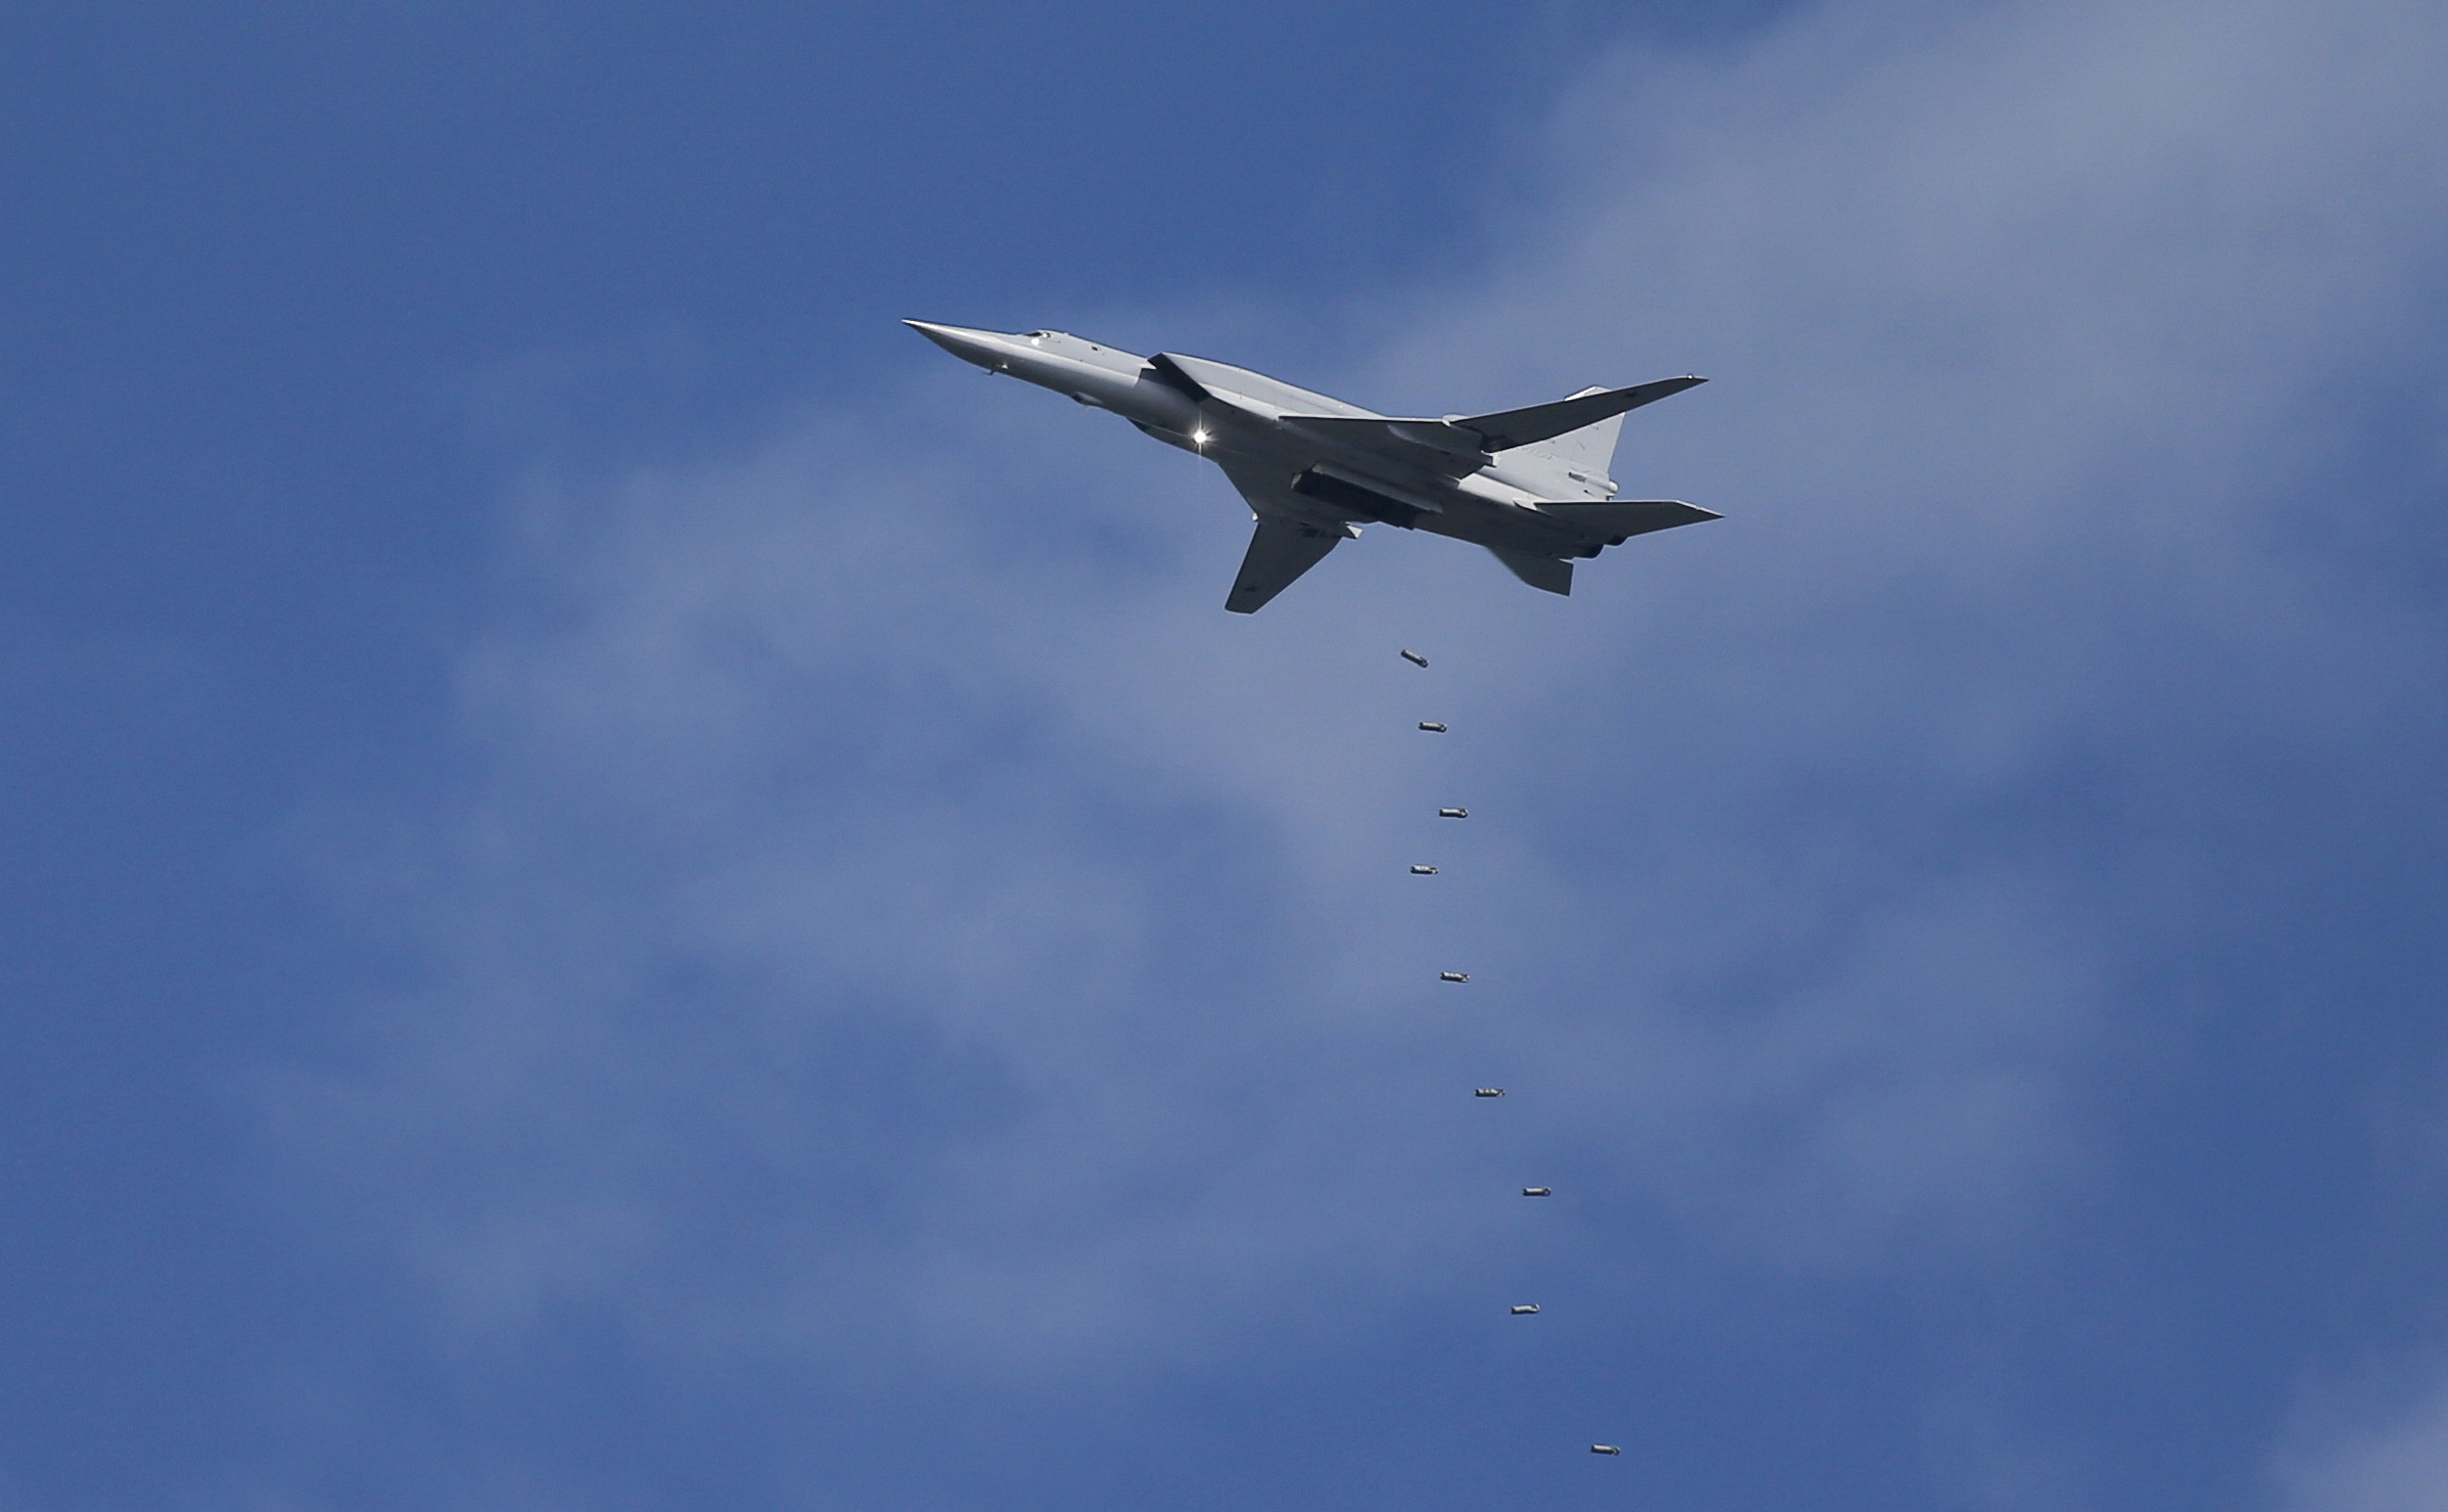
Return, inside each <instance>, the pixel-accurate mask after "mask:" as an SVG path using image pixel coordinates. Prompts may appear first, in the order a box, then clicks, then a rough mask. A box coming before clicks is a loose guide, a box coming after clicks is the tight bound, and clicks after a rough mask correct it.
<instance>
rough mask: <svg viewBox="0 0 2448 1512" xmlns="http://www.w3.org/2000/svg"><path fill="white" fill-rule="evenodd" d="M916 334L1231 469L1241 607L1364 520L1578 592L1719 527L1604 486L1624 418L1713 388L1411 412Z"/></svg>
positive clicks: (1173, 358) (1087, 356) (989, 336)
mask: <svg viewBox="0 0 2448 1512" xmlns="http://www.w3.org/2000/svg"><path fill="white" fill-rule="evenodd" d="M903 324H905V325H908V326H909V327H910V328H912V329H913V330H915V331H917V332H918V333H919V334H920V335H922V336H924V337H925V338H926V339H927V340H929V341H931V342H933V343H935V344H937V345H938V346H941V347H943V348H944V349H945V350H946V351H948V352H950V353H951V354H952V355H954V356H956V357H959V358H960V359H962V360H963V361H966V362H974V363H976V364H977V365H978V366H980V367H982V368H985V369H986V370H987V371H988V372H990V373H1008V374H1010V375H1011V376H1012V377H1014V378H1020V379H1026V380H1027V381H1028V382H1030V383H1033V384H1037V385H1039V386H1040V387H1042V388H1046V389H1053V390H1054V391H1055V392H1057V393H1065V394H1069V395H1070V396H1071V397H1072V398H1074V399H1077V400H1078V401H1079V402H1081V403H1083V404H1087V405H1093V406H1094V407H1096V408H1098V409H1107V410H1111V411H1113V412H1114V413H1115V414H1117V415H1120V416H1122V417H1123V418H1124V419H1125V420H1128V421H1130V422H1131V423H1132V425H1134V426H1137V427H1138V428H1139V429H1140V430H1142V431H1144V432H1146V433H1147V434H1148V435H1152V436H1154V437H1156V439H1158V440H1160V441H1164V442H1166V443H1167V444H1169V445H1174V446H1178V447H1180V448H1181V449H1182V450H1184V451H1187V452H1192V453H1195V454H1196V455H1198V456H1202V457H1205V458H1207V459H1208V460H1209V461H1211V462H1213V463H1215V464H1216V465H1217V466H1218V467H1221V468H1223V469H1224V476H1225V477H1226V478H1229V479H1230V480H1232V485H1233V486H1234V487H1235V488H1238V489H1239V490H1240V491H1241V497H1242V498H1244V499H1246V500H1248V501H1249V506H1250V511H1251V513H1252V514H1254V515H1255V516H1256V517H1257V520H1258V528H1257V530H1256V532H1255V533H1254V534H1252V535H1251V537H1250V549H1249V554H1248V555H1247V556H1246V557H1244V558H1243V559H1242V561H1241V571H1240V573H1239V575H1238V576H1236V577H1235V578H1234V579H1233V583H1232V591H1231V593H1230V594H1228V595H1227V596H1226V597H1225V599H1224V608H1226V609H1228V610H1231V611H1232V612H1234V613H1235V614H1243V615H1246V614H1251V613H1254V612H1255V611H1256V610H1258V609H1259V607H1260V606H1262V605H1264V604H1265V603H1266V602H1267V601H1268V600H1269V599H1271V598H1273V597H1274V596H1275V595H1276V594H1278V593H1280V592H1282V591H1283V590H1284V589H1285V588H1286V587H1288V586H1290V585H1291V583H1292V581H1293V579H1294V578H1297V577H1299V576H1300V575H1301V574H1302V573H1306V572H1308V571H1309V570H1310V569H1311V568H1313V567H1315V566H1316V565H1317V564H1318V563H1319V562H1320V561H1322V560H1324V558H1325V555H1326V553H1327V552H1329V551H1332V550H1333V549H1334V548H1335V547H1336V546H1337V545H1339V544H1340V543H1342V542H1343V541H1346V540H1350V539H1354V538H1356V537H1358V536H1359V534H1360V527H1361V526H1362V525H1363V524H1376V523H1382V524H1385V525H1391V526H1398V527H1402V528H1403V529H1406V530H1427V531H1431V532H1433V533H1435V534H1438V535H1450V536H1452V537H1453V538H1454V539H1455V540H1461V541H1470V542H1473V543H1475V544H1477V545H1480V546H1484V547H1486V548H1487V549H1488V550H1489V551H1490V552H1492V553H1494V554H1495V556H1496V559H1497V560H1498V561H1500V562H1501V563H1503V564H1504V565H1505V566H1506V567H1507V568H1510V569H1511V570H1512V573H1513V575H1514V576H1516V577H1519V578H1520V579H1521V580H1522V581H1524V582H1526V583H1528V584H1530V585H1531V586H1532V587H1534V588H1544V589H1546V590H1547V592H1549V593H1570V592H1572V587H1573V560H1574V559H1575V558H1581V557H1594V556H1596V555H1597V554H1598V553H1599V552H1600V551H1603V550H1604V549H1606V548H1607V547H1609V546H1619V545H1621V544H1623V543H1624V542H1625V541H1626V540H1629V539H1630V538H1631V537H1633V536H1635V535H1644V534H1646V533H1648V532H1649V531H1651V530H1665V529H1671V528H1673V527H1676V526H1679V525H1691V524H1694V523H1696V522H1698V521H1702V520H1716V519H1719V518H1721V517H1720V516H1718V515H1716V514H1714V513H1712V512H1710V511H1708V510H1705V509H1701V508H1700V507H1698V506H1697V505H1693V504H1686V503H1683V502H1682V501H1680V500H1676V499H1642V500H1627V499H1618V498H1616V497H1615V481H1614V480H1613V479H1612V478H1610V477H1608V476H1607V474H1608V470H1609V469H1610V468H1611V467H1612V465H1613V462H1614V455H1615V438H1616V433H1617V431H1618V430H1620V429H1621V427H1622V426H1623V422H1624V415H1625V412H1626V411H1629V410H1634V409H1638V408H1640V406H1641V405H1643V404H1648V403H1651V402H1653V401H1655V400H1658V399H1662V398H1665V397H1666V396H1668V395H1669V394H1675V393H1681V392H1682V391H1683V390H1685V389H1689V388H1692V387H1693V386H1695V385H1698V384H1701V383H1705V382H1707V380H1705V379H1699V378H1666V379H1660V380H1659V381H1657V382H1656V383H1652V384H1641V385H1640V386H1638V387H1636V388H1631V389H1583V390H1582V391H1581V392H1579V393H1577V394H1574V395H1573V396H1572V397H1570V398H1567V399H1559V400H1557V401H1556V402H1554V403H1552V404H1534V405H1532V406H1531V407H1530V408H1528V409H1515V410H1504V411H1501V412H1499V413H1497V414H1492V415H1447V416H1443V417H1440V418H1437V419H1415V418H1403V417H1399V416H1388V415H1380V414H1377V413H1376V412H1375V411H1373V410H1365V409H1362V408H1361V407H1360V406H1359V405H1357V404H1346V403H1345V402H1343V401H1342V400H1341V399H1335V398H1329V397H1327V396H1326V395H1324V394H1322V393H1312V392H1310V391H1309V390H1308V389H1296V388H1294V387H1292V386H1291V385H1290V384H1286V383H1281V382H1278V381H1277V380H1275V379H1271V378H1269V377H1267V376H1266V375H1265V374H1263V373H1253V372H1250V371H1249V370H1248V369H1246V368H1236V367H1227V366H1225V365H1224V363H1221V362H1209V361H1206V360H1204V359H1202V358H1198V357H1185V356H1182V355H1180V354H1179V353H1178V352H1159V353H1158V354H1157V355H1155V356H1153V357H1138V356H1133V355H1132V354H1131V353H1130V352H1127V351H1117V350H1115V349H1114V348H1113V347H1110V346H1100V345H1098V344H1096V343H1094V342H1091V341H1087V340H1085V339H1083V338H1081V337H1077V336H1072V335H1069V334H1067V333H1065V332H1061V331H1031V332H1028V333H1027V334H1025V335H1007V334H1004V333H1002V332H998V331H972V330H968V329H965V328H963V327H960V326H940V325H931V324H929V323H928V322H926V321H923V320H911V321H905V322H903Z"/></svg>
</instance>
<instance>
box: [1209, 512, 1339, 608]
mask: <svg viewBox="0 0 2448 1512" xmlns="http://www.w3.org/2000/svg"><path fill="white" fill-rule="evenodd" d="M1342 539H1344V534H1343V532H1342V531H1341V530H1321V529H1319V528H1317V527H1316V526H1314V525H1302V524H1300V523H1298V522H1296V521H1278V520H1268V519H1265V518H1261V519H1260V520H1259V522H1258V528H1257V529H1256V530H1254V531H1252V532H1251V533H1250V549H1249V553H1248V555H1246V556H1244V557H1242V558H1241V571H1240V573H1238V574H1237V575H1235V576H1234V577H1233V579H1232V591H1231V592H1230V593H1227V594H1225V595H1224V608H1226V609H1228V610H1230V611H1231V612H1232V613H1234V614H1236V615H1254V614H1256V613H1258V612H1259V610H1261V609H1263V608H1265V607H1266V604H1267V601H1268V600H1269V599H1271V598H1273V597H1274V596H1275V595H1276V594H1278V593H1281V592H1282V591H1283V590H1284V589H1286V588H1289V587H1290V586H1292V581H1293V579H1294V578H1296V577H1298V576H1300V575H1301V574H1302V573H1306V572H1308V571H1309V570H1310V569H1311V568H1313V567H1316V565H1317V564H1318V563H1320V562H1323V561H1324V560H1326V553H1327V552H1329V551H1332V550H1334V547H1335V543H1336V542H1337V541H1340V540H1342Z"/></svg>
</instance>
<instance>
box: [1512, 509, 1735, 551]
mask: <svg viewBox="0 0 2448 1512" xmlns="http://www.w3.org/2000/svg"><path fill="white" fill-rule="evenodd" d="M1539 513H1540V514H1542V515H1545V516H1546V517H1547V519H1549V520H1552V521H1554V522H1555V523H1556V524H1557V525H1561V526H1566V527H1570V528H1571V529H1572V530H1573V531H1574V532H1575V533H1576V534H1580V535H1584V536H1587V537H1589V538H1590V539H1591V540H1594V541H1620V540H1623V539H1624V538H1626V537H1627V536H1633V535H1646V534H1648V533H1649V532H1650V531H1651V530H1671V529H1673V528H1674V527H1677V526H1679V525H1698V524H1699V523H1700V522H1701V521H1703V520H1723V519H1725V518H1726V517H1725V516H1723V515H1721V514H1719V513H1717V512H1716V511H1715V510H1713V509H1702V508H1701V507H1700V506H1699V505H1697V504H1686V503H1685V502H1684V501H1683V500H1681V499H1616V500H1614V501H1612V502H1611V503H1606V504H1573V503H1554V504H1542V505H1540V506H1539Z"/></svg>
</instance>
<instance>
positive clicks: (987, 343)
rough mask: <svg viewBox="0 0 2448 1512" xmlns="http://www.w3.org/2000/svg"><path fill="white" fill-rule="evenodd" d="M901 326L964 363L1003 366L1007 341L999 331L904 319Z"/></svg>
mask: <svg viewBox="0 0 2448 1512" xmlns="http://www.w3.org/2000/svg"><path fill="white" fill-rule="evenodd" d="M901 324H902V325H905V326H907V327H908V328H909V329H910V330H912V331H915V332H917V333H918V334H919V335H920V336H923V337H925V338H926V339H927V340H928V341H930V342H933V343H934V344H936V345H938V346H941V347H943V348H944V349H945V350H946V351H947V352H950V353H951V354H952V355H953V356H955V357H958V358H959V359H960V360H961V361H963V362H974V363H976V364H977V365H978V366H980V367H982V368H992V367H999V366H1001V365H1002V360H1003V357H1002V343H1003V340H1004V338H1003V337H1002V336H1001V334H1000V333H998V332H993V331H972V330H969V329H968V328H967V327H965V326H939V325H936V324H934V323H933V322H932V321H925V320H904V321H902V322H901Z"/></svg>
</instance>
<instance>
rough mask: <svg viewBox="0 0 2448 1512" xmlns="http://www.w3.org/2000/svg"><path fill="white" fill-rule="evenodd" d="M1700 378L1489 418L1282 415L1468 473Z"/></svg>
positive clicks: (1582, 396)
mask: <svg viewBox="0 0 2448 1512" xmlns="http://www.w3.org/2000/svg"><path fill="white" fill-rule="evenodd" d="M1707 382H1708V380H1707V379H1705V378H1661V379H1659V380H1658V381H1657V382H1656V383H1653V384H1636V385H1634V386H1633V387H1632V388H1630V389H1592V390H1590V391H1589V392H1587V393H1578V394H1575V395H1573V396H1572V397H1571V398H1569V399H1557V400H1556V401H1555V402H1554V403H1552V404H1533V405H1531V406H1530V407H1529V408H1528V409H1508V410H1500V411H1498V412H1497V413H1495V414H1493V415H1449V416H1447V417H1446V418H1444V419H1442V420H1429V419H1424V418H1410V419H1406V418H1403V417H1400V416H1370V417H1365V418H1363V417H1359V416H1352V415H1286V416H1284V417H1283V418H1284V419H1285V420H1286V421H1288V422H1289V423H1291V424H1293V425H1296V426H1301V427H1303V428H1305V429H1308V430H1312V431H1316V432H1319V433H1321V434H1324V435H1334V436H1337V437H1339V438H1341V439H1343V440H1344V441H1347V442H1350V443H1352V444H1355V445H1361V446H1366V447H1367V448H1369V449H1370V450H1372V451H1378V452H1383V453H1385V454H1387V455H1390V456H1394V455H1408V456H1409V457H1410V458H1412V459H1414V460H1419V459H1420V458H1421V454H1422V453H1425V454H1426V455H1427V456H1429V457H1433V458H1434V459H1436V461H1437V462H1438V463H1440V464H1444V465H1446V467H1447V470H1448V471H1450V472H1470V471H1472V470H1474V469H1476V468H1477V467H1478V466H1479V465H1480V464H1481V463H1482V462H1483V461H1485V460H1486V458H1485V454H1486V453H1488V452H1496V451H1510V450H1512V449H1513V448H1514V447H1516V446H1530V445H1535V444H1537V443H1538V442H1540V441H1548V440H1553V439H1554V438H1555V437H1557V436H1559V435H1569V434H1571V433H1572V432H1575V431H1579V430H1583V429H1586V428H1587V427H1590V426H1594V425H1596V424H1597V423H1598V422H1599V421H1601V420H1609V419H1612V418H1614V417H1615V416H1617V415H1621V414H1623V413H1625V412H1626V411H1628V410H1636V409H1639V408H1640V406H1641V405H1643V404H1655V403H1656V402H1657V401H1658V400H1660V399H1663V398H1668V397H1671V396H1672V395H1675V394H1678V393H1681V392H1683V391H1684V390H1685V389H1696V388H1698V387H1699V386H1700V385H1702V384H1704V383H1707Z"/></svg>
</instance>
